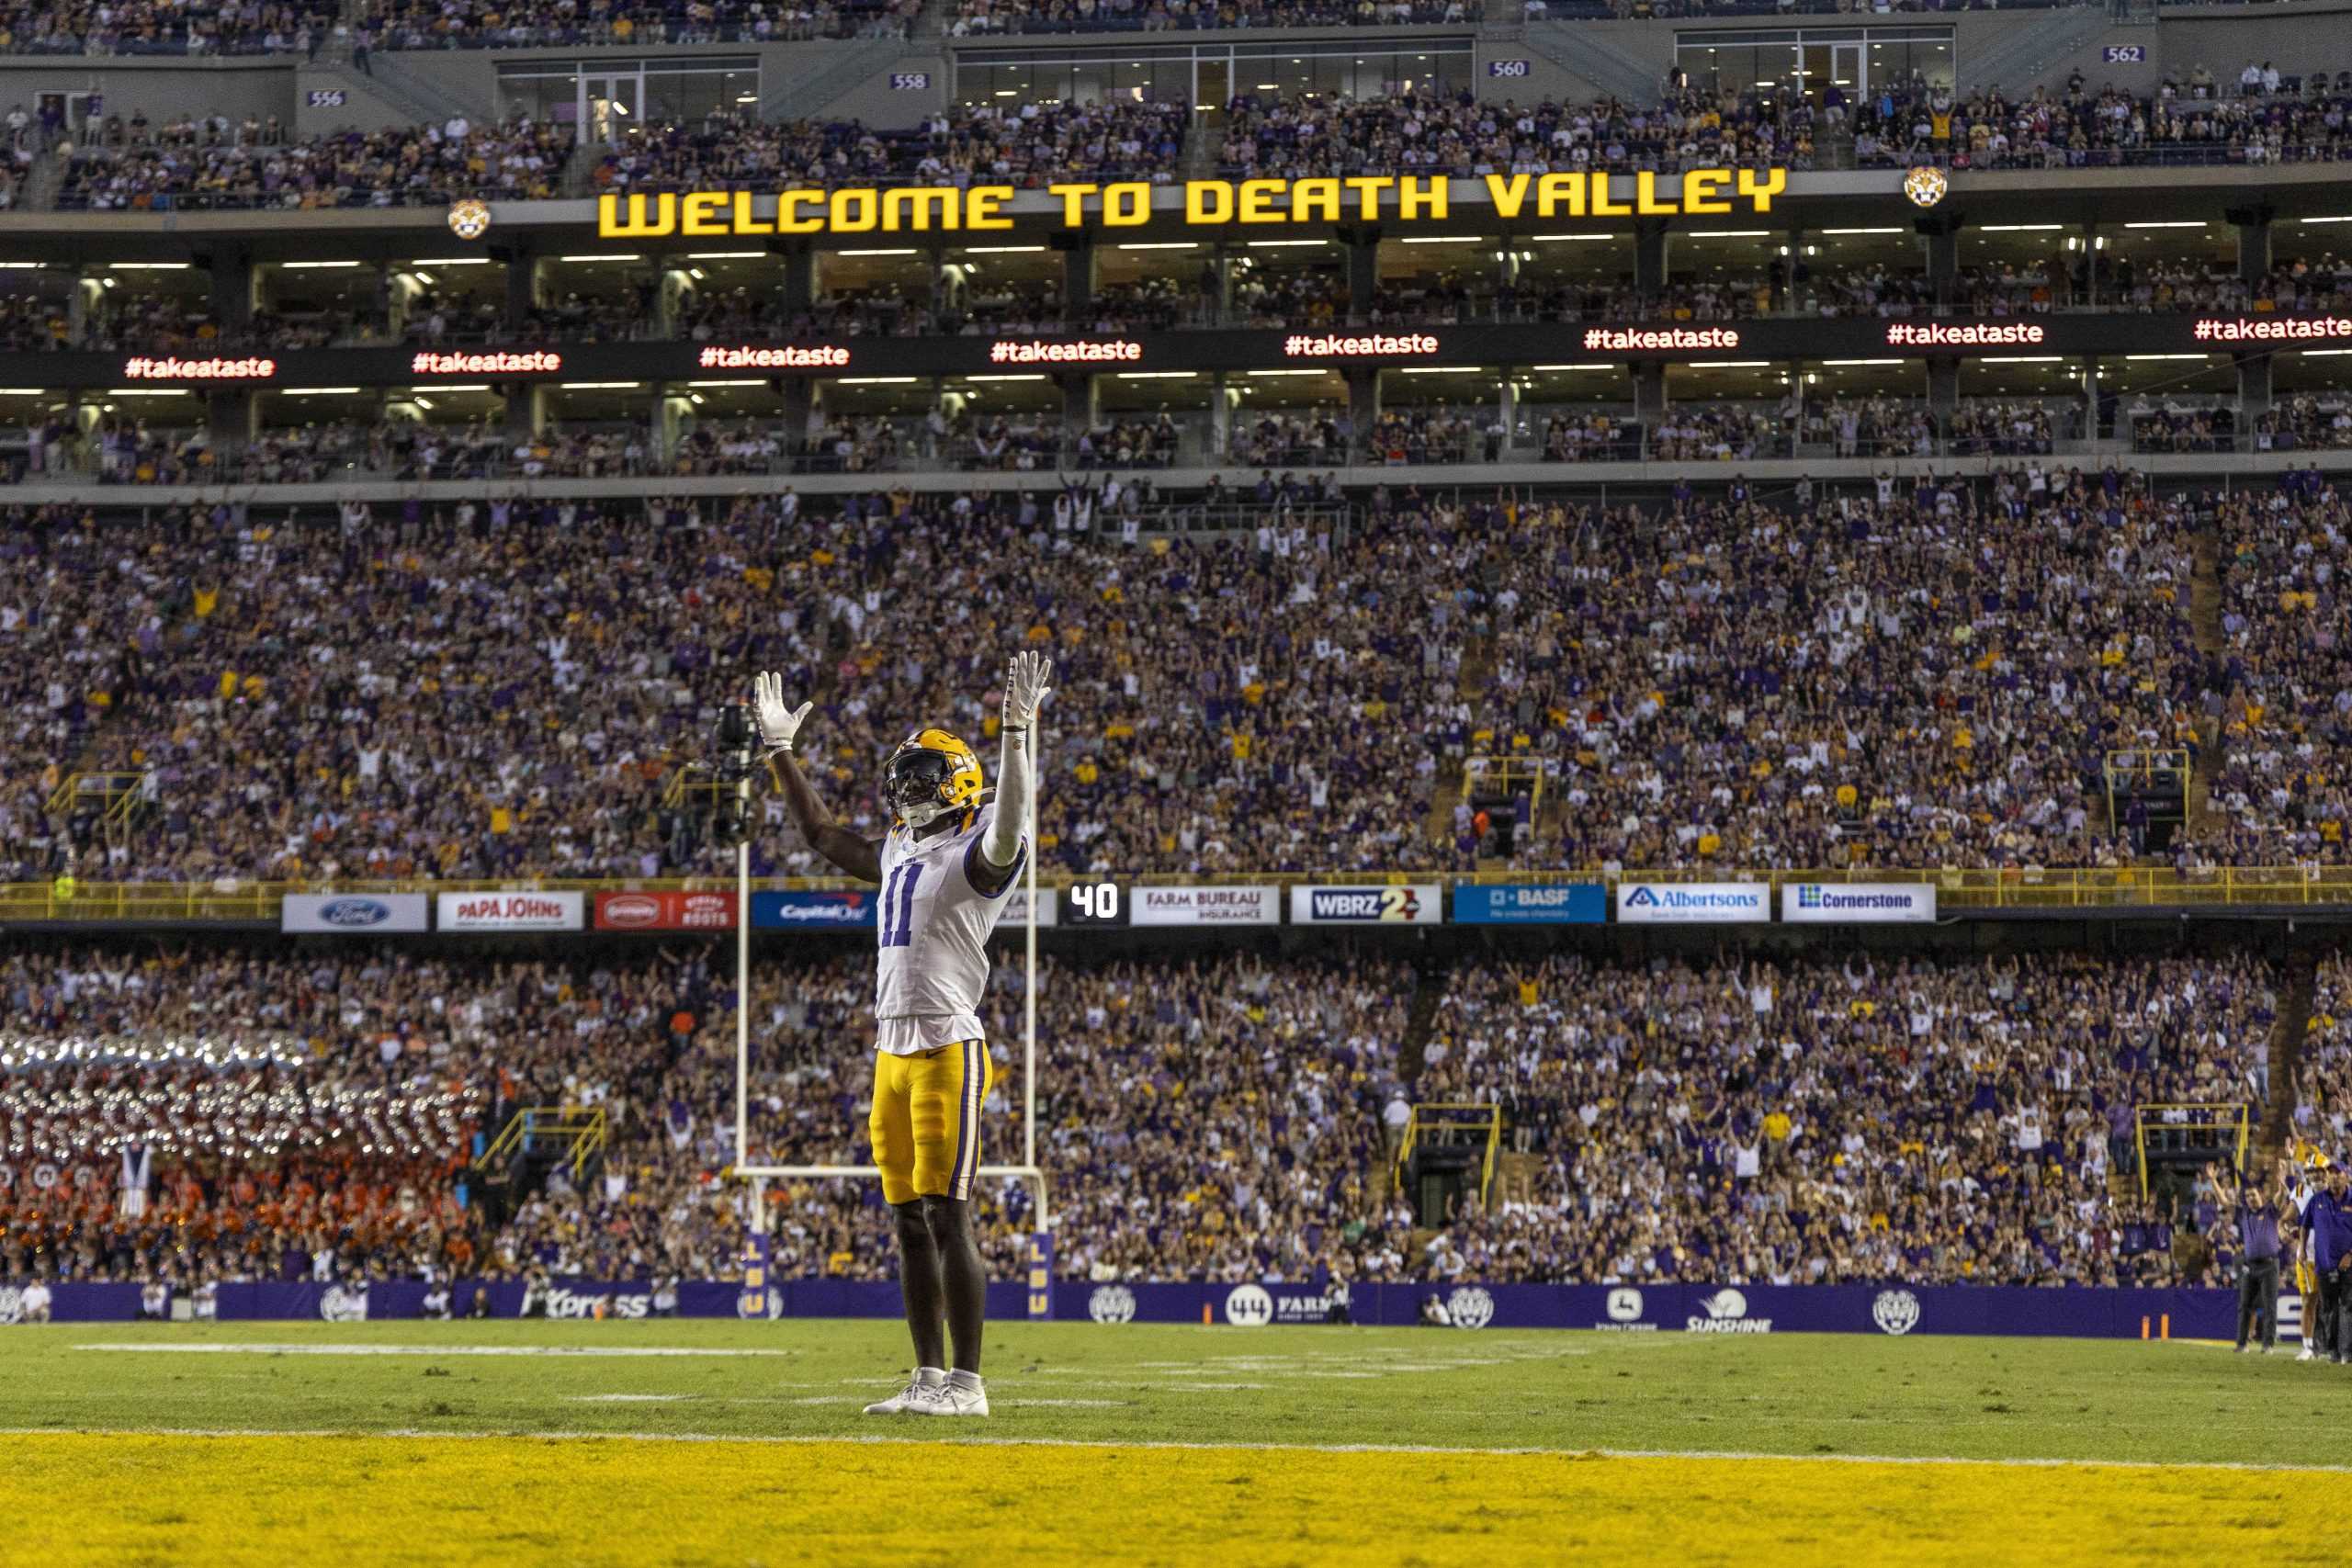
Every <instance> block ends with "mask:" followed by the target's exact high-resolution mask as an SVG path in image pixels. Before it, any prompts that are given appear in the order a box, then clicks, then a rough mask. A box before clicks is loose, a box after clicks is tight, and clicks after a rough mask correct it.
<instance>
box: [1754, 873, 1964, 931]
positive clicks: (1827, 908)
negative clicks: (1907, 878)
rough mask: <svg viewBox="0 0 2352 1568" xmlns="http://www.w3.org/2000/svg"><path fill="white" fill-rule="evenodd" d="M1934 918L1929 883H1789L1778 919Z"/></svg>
mask: <svg viewBox="0 0 2352 1568" xmlns="http://www.w3.org/2000/svg"><path fill="white" fill-rule="evenodd" d="M1935 918H1936V886H1935V884H1934V883H1932V882H1792V883H1788V884H1786V885H1784V886H1782V887H1781V919H1783V920H1788V921H1792V922H1793V923H1795V924H1797V925H1831V924H1838V925H1897V924H1911V923H1923V922H1926V921H1928V920H1932V919H1935Z"/></svg>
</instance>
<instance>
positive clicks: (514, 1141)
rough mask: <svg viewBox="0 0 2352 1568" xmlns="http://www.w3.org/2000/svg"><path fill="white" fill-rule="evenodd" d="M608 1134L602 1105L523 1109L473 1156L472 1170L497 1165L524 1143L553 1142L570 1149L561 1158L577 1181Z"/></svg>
mask: <svg viewBox="0 0 2352 1568" xmlns="http://www.w3.org/2000/svg"><path fill="white" fill-rule="evenodd" d="M608 1132H609V1129H608V1128H607V1126H606V1124H605V1108H604V1107H603V1106H601V1105H595V1106H577V1105H529V1106H526V1107H524V1108H523V1109H522V1110H520V1111H516V1112H515V1114H514V1115H512V1116H510V1117H508V1118H507V1119H506V1125H505V1126H503V1127H502V1128H500V1129H499V1132H498V1136H496V1137H495V1138H492V1140H491V1141H490V1145H489V1147H487V1148H485V1149H483V1150H482V1152H481V1154H480V1155H478V1156H475V1158H474V1166H475V1168H477V1169H480V1168H485V1167H489V1166H493V1165H497V1164H500V1163H502V1162H503V1161H504V1160H505V1159H507V1158H509V1157H510V1156H513V1154H514V1152H515V1150H516V1149H517V1148H519V1147H521V1146H522V1145H523V1144H524V1142H525V1141H526V1140H527V1139H535V1138H552V1139H556V1140H559V1141H562V1142H568V1143H569V1144H570V1145H571V1147H570V1148H569V1149H568V1150H567V1151H566V1152H565V1156H564V1157H565V1160H566V1161H567V1163H569V1164H570V1165H571V1177H572V1179H573V1180H575V1181H577V1180H578V1179H580V1178H581V1177H582V1175H584V1174H585V1173H586V1172H587V1169H588V1160H589V1156H592V1155H594V1154H595V1153H596V1152H597V1151H598V1150H600V1149H602V1148H603V1147H604V1146H605V1138H606V1136H607V1134H608Z"/></svg>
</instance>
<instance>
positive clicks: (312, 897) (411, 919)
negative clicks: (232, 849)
mask: <svg viewBox="0 0 2352 1568" xmlns="http://www.w3.org/2000/svg"><path fill="white" fill-rule="evenodd" d="M432 907H433V903H432V899H431V897H429V896H428V895H425V894H423V893H288V895H287V896H286V900H285V902H284V903H282V904H281V905H279V906H278V910H277V929H278V930H279V931H340V932H343V933H345V934H346V935H351V936H360V935H369V936H372V935H374V934H375V933H377V932H379V931H424V929H425V928H426V926H427V925H428V924H429V923H430V919H431V911H432Z"/></svg>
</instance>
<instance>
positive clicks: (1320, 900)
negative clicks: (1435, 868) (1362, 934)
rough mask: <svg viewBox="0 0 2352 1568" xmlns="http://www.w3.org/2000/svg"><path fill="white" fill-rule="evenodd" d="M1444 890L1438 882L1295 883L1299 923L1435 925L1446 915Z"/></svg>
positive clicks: (1293, 901) (1294, 914) (1293, 904)
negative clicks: (1342, 885) (1326, 885)
mask: <svg viewBox="0 0 2352 1568" xmlns="http://www.w3.org/2000/svg"><path fill="white" fill-rule="evenodd" d="M1443 899H1444V894H1443V892H1442V889H1441V888H1440V887H1439V886H1438V885H1437V884H1436V883H1434V882H1416V883H1413V884H1410V885H1409V886H1402V887H1396V886H1391V887H1378V886H1369V887H1367V886H1356V887H1294V888H1292V889H1291V890H1290V919H1291V924H1293V925H1296V926H1433V925H1435V924H1437V923H1438V921H1439V920H1440V919H1442V918H1443V914H1442V911H1443V909H1444V908H1445V906H1444V902H1443Z"/></svg>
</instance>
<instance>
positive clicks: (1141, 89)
mask: <svg viewBox="0 0 2352 1568" xmlns="http://www.w3.org/2000/svg"><path fill="white" fill-rule="evenodd" d="M1473 63H1474V61H1473V57H1472V54H1471V51H1470V48H1469V45H1468V44H1467V42H1463V43H1459V44H1454V43H1450V42H1427V43H1421V42H1417V43H1416V46H1415V47H1413V48H1411V49H1408V50H1394V51H1363V50H1359V49H1357V48H1355V47H1353V46H1350V47H1348V48H1346V49H1342V50H1328V49H1327V50H1322V51H1317V50H1316V49H1314V48H1312V47H1309V46H1304V45H1300V46H1294V47H1293V48H1292V49H1288V50H1284V49H1270V48H1268V47H1266V46H1264V45H1257V46H1250V45H1208V44H1204V45H1200V46H1197V47H1184V46H1176V47H1172V48H1169V49H1167V50H1165V51H1159V50H1154V51H1148V52H1147V51H1137V52H1136V54H1132V55H1130V54H1120V55H1115V56H1113V55H1104V56H1091V57H1080V58H1058V59H1040V58H1036V57H1035V56H1029V55H1024V56H1023V57H1022V58H1020V59H1017V60H1016V59H1006V58H1001V57H1000V58H999V59H996V60H993V61H991V60H989V59H987V58H985V57H983V58H979V59H975V60H969V61H967V62H965V64H964V65H963V67H962V69H960V70H958V71H957V73H956V83H957V85H958V87H959V88H960V90H961V93H962V96H963V99H964V101H965V102H966V103H967V104H1000V105H1002V104H1018V103H1025V102H1030V101H1033V100H1034V101H1036V102H1055V101H1058V100H1064V99H1069V100H1075V101H1077V102H1079V103H1100V102H1102V101H1103V100H1104V99H1106V98H1111V99H1124V100H1127V101H1130V102H1136V103H1172V102H1182V103H1191V104H1194V105H1197V106H1198V107H1200V108H1201V110H1202V111H1203V112H1204V113H1205V114H1208V115H1210V116H1212V117H1216V116H1221V115H1222V114H1223V112H1224V109H1225V105H1226V103H1227V101H1228V100H1229V99H1231V98H1232V97H1233V96H1236V95H1237V94H1245V93H1246V94H1256V95H1259V96H1261V97H1272V96H1281V97H1300V96H1307V95H1315V96H1323V97H1330V96H1336V95H1339V94H1342V93H1344V94H1346V95H1348V96H1351V97H1357V98H1370V97H1377V96H1381V95H1383V94H1385V93H1391V92H1398V91H1408V90H1409V91H1413V92H1454V91H1457V90H1459V89H1461V88H1462V87H1464V86H1467V85H1471V83H1472V74H1471V72H1472V66H1473Z"/></svg>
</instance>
